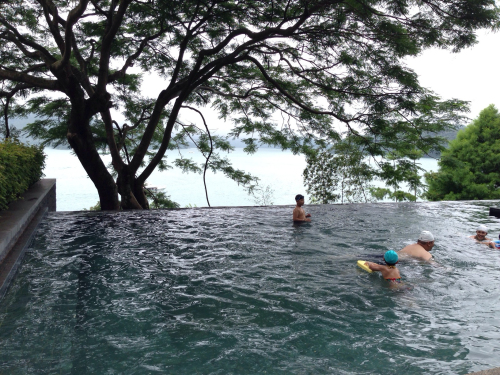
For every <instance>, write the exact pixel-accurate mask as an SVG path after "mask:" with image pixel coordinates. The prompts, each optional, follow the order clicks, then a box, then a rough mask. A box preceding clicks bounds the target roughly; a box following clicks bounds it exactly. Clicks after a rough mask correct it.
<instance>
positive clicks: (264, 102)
mask: <svg viewBox="0 0 500 375" xmlns="http://www.w3.org/2000/svg"><path fill="white" fill-rule="evenodd" d="M497 19H498V10H497V8H496V7H495V3H494V0H475V1H470V0H454V1H450V0H425V1H420V0H418V1H417V0H410V1H401V0H309V1H305V0H288V1H286V0H285V1H275V0H266V1H255V0H240V1H235V0H169V1H166V0H144V1H139V0H119V1H118V0H90V1H89V0H77V1H76V2H68V1H64V0H36V1H33V2H26V1H20V0H2V1H1V2H0V80H1V85H2V86H1V88H0V97H1V98H2V99H3V101H2V104H3V109H4V114H5V116H4V117H5V119H7V118H8V116H26V115H28V114H34V115H35V116H36V117H37V120H36V121H34V122H32V123H31V124H30V127H29V132H30V134H31V135H32V136H36V137H39V138H41V139H43V140H44V142H45V143H46V144H69V146H70V147H71V148H72V149H73V150H74V152H75V153H76V155H77V156H78V159H79V160H80V162H81V164H82V166H83V167H84V169H85V170H86V172H87V173H88V175H89V177H90V179H91V180H92V181H93V183H94V185H95V186H96V188H97V191H98V193H99V199H100V203H101V207H102V209H105V210H116V209H119V207H120V203H119V198H118V194H119V195H120V196H121V207H122V208H124V209H134V208H147V207H148V201H147V198H146V196H145V193H144V189H143V187H144V184H145V182H146V180H147V179H148V177H149V176H150V175H151V173H152V172H153V170H154V169H155V168H166V167H167V166H168V164H167V163H166V160H165V152H166V150H167V149H169V148H176V147H181V146H182V145H184V144H186V142H187V140H188V139H189V138H192V140H193V141H195V142H196V145H197V146H198V148H199V149H200V151H201V152H202V153H203V155H204V156H205V157H206V163H205V164H204V165H203V166H199V165H196V164H195V163H193V162H192V160H190V159H186V158H183V157H181V158H179V159H177V160H175V161H174V165H177V166H179V167H181V168H184V169H185V170H191V171H197V172H200V171H206V170H207V168H209V169H212V170H214V171H222V172H223V173H225V174H226V175H228V176H229V177H230V178H233V179H234V180H236V181H237V182H238V183H240V184H242V185H244V186H247V187H249V188H250V189H251V188H252V186H254V184H255V179H253V178H252V176H250V175H248V174H246V173H244V172H243V171H239V170H235V169H234V168H233V167H232V166H231V165H230V164H229V162H228V161H227V159H225V158H223V157H221V156H220V154H219V153H218V152H217V150H219V151H227V150H230V145H229V144H228V142H227V139H224V138H223V137H216V136H212V135H211V133H210V128H209V124H208V123H207V122H206V121H205V117H204V115H203V112H202V110H203V109H204V108H206V107H209V106H210V107H212V108H213V109H215V110H216V111H217V113H218V114H219V116H220V117H221V118H223V119H230V120H231V121H233V122H234V128H233V131H232V132H231V136H234V137H242V138H243V140H244V141H245V142H246V145H247V146H246V151H247V152H249V153H251V152H255V151H256V149H257V148H258V146H259V145H261V144H268V145H274V146H279V147H282V148H283V149H291V150H292V151H293V152H295V153H298V152H302V153H306V154H308V153H310V152H312V151H311V150H312V149H313V147H312V146H313V145H317V144H321V143H323V144H327V143H329V142H335V140H337V139H338V138H339V128H342V129H343V130H340V132H342V131H347V132H348V133H349V134H351V135H353V136H354V137H356V138H358V139H357V142H358V143H359V144H361V145H363V147H364V148H365V150H366V152H369V153H370V154H371V155H375V156H377V155H384V153H385V152H386V150H391V149H396V148H399V149H404V148H405V145H410V144H411V145H412V148H413V146H415V147H417V148H419V149H422V150H424V152H426V151H427V150H431V149H433V148H438V147H439V141H438V140H437V139H434V137H433V136H432V135H433V134H434V133H435V132H437V131H440V130H442V129H445V128H447V127H448V126H450V124H452V123H456V122H458V121H459V120H460V118H461V115H460V111H463V110H464V109H465V103H464V102H461V101H457V100H452V101H445V102H442V101H440V99H439V98H438V97H437V96H435V95H433V94H432V93H431V92H429V91H427V90H426V89H424V88H422V87H421V86H420V85H419V83H418V80H417V77H416V75H415V73H414V72H413V71H411V70H410V69H409V68H407V67H406V66H405V64H404V62H403V59H404V58H405V57H406V56H414V55H417V54H418V53H419V52H420V51H422V50H423V49H425V48H429V47H439V48H451V49H453V50H455V51H458V50H460V49H462V48H464V47H467V46H470V45H472V44H473V43H474V42H475V30H477V29H478V28H492V27H494V26H495V25H496V22H497ZM146 73H150V74H155V75H156V76H157V80H156V81H157V86H158V88H159V89H158V91H159V94H157V95H156V96H154V97H153V96H148V92H147V90H145V89H144V88H142V87H141V82H142V78H143V75H144V74H146ZM187 112H191V113H193V114H194V115H196V116H199V119H200V121H199V123H200V124H201V125H200V126H197V125H196V124H195V123H192V122H183V121H182V120H181V117H180V115H182V114H183V113H187ZM275 113H280V114H281V116H276V115H275ZM280 118H281V119H282V121H279V120H278V119H280ZM6 124H7V122H6ZM415 143H416V145H415ZM99 152H109V153H110V154H111V157H112V166H111V168H112V171H109V170H108V168H107V166H106V165H105V164H104V163H103V162H102V160H101V158H100V154H99ZM114 175H116V180H115V178H114ZM207 199H208V194H207Z"/></svg>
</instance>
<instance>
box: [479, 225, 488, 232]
mask: <svg viewBox="0 0 500 375" xmlns="http://www.w3.org/2000/svg"><path fill="white" fill-rule="evenodd" d="M477 230H480V231H481V232H486V233H488V228H487V227H486V225H484V224H481V225H479V226H478V227H477V229H476V231H477Z"/></svg>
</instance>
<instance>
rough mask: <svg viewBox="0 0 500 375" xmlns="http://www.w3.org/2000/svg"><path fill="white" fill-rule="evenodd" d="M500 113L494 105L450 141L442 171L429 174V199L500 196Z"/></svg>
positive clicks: (441, 166)
mask: <svg viewBox="0 0 500 375" xmlns="http://www.w3.org/2000/svg"><path fill="white" fill-rule="evenodd" d="M499 171H500V113H498V110H497V109H496V108H495V106H494V105H493V104H492V105H490V106H488V107H487V108H485V109H483V110H482V111H481V113H480V114H479V117H478V118H477V119H475V120H474V121H473V122H472V123H471V124H470V125H468V126H467V127H466V128H464V129H463V130H460V131H459V132H458V134H457V138H456V139H454V140H452V141H450V144H449V147H448V149H446V150H445V151H443V153H442V154H441V160H440V161H439V171H438V172H431V173H427V174H426V180H427V183H428V185H429V189H428V191H427V198H428V199H429V200H434V201H436V200H473V199H499V198H500V173H499Z"/></svg>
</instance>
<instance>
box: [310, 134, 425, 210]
mask: <svg viewBox="0 0 500 375" xmlns="http://www.w3.org/2000/svg"><path fill="white" fill-rule="evenodd" d="M353 138H354V139H355V137H352V136H348V137H346V138H344V139H342V140H340V141H338V142H337V143H335V144H333V145H330V146H328V147H327V148H326V149H322V148H320V149H317V150H315V151H314V152H312V153H311V155H309V156H308V158H307V167H306V168H305V169H304V172H303V177H304V184H305V185H306V186H307V192H308V193H309V194H311V196H312V198H314V199H315V200H317V201H318V202H319V203H334V202H340V203H344V202H349V203H354V202H371V201H376V200H383V199H385V198H390V199H394V200H395V201H405V200H407V201H416V199H417V197H418V196H419V195H421V194H422V190H423V185H424V184H423V183H422V181H421V176H420V173H419V172H421V171H422V168H421V167H420V166H419V165H418V164H417V159H419V158H420V157H421V156H422V153H421V151H420V150H416V149H414V150H408V149H405V150H403V151H401V150H399V151H394V152H388V153H386V156H387V158H386V159H387V160H377V159H376V158H372V157H371V156H370V154H369V153H368V152H366V151H365V150H364V149H363V148H362V147H361V146H360V145H359V144H357V143H356V142H354V141H353ZM376 180H382V181H384V182H385V184H386V185H387V186H389V187H390V188H392V190H391V189H390V188H381V187H375V186H373V185H372V183H373V182H374V181H376ZM402 183H405V184H407V185H408V188H409V189H410V191H411V192H412V193H413V194H412V193H409V192H405V191H403V190H400V186H401V184H402Z"/></svg>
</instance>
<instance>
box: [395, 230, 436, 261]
mask: <svg viewBox="0 0 500 375" xmlns="http://www.w3.org/2000/svg"><path fill="white" fill-rule="evenodd" d="M433 247H434V236H433V235H432V233H431V232H429V231H428V230H424V231H422V232H421V233H420V236H419V237H418V241H417V243H414V244H411V245H408V246H405V247H404V248H402V249H401V250H399V252H398V255H399V256H400V257H411V258H416V259H420V260H425V261H430V260H433V258H432V255H431V254H430V253H429V252H430V251H431V250H432V248H433Z"/></svg>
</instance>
